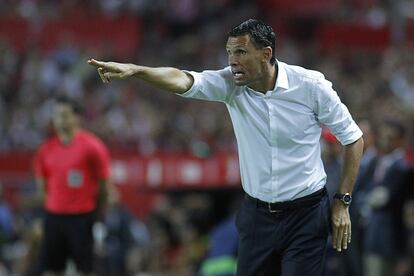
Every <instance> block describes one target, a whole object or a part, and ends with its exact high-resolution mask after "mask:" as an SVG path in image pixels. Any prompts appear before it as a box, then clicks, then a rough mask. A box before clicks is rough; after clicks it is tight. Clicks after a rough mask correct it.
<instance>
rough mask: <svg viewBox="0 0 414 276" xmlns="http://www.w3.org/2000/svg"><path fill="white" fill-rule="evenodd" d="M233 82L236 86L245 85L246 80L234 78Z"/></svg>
mask: <svg viewBox="0 0 414 276" xmlns="http://www.w3.org/2000/svg"><path fill="white" fill-rule="evenodd" d="M234 84H235V85H236V86H243V85H247V82H246V81H242V80H234Z"/></svg>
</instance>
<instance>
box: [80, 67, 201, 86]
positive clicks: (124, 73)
mask: <svg viewBox="0 0 414 276" xmlns="http://www.w3.org/2000/svg"><path fill="white" fill-rule="evenodd" d="M88 63H89V64H90V65H93V66H95V67H96V68H97V70H98V73H99V76H100V77H101V79H102V81H103V82H104V83H108V82H110V81H111V79H113V78H115V79H126V78H129V77H137V78H139V79H142V80H144V81H145V82H147V83H149V84H150V85H152V86H155V87H157V88H160V89H162V90H166V91H169V92H173V93H179V94H182V93H184V92H186V91H187V90H189V89H190V88H191V86H192V85H193V82H194V79H193V77H192V76H191V75H190V74H187V73H185V72H183V71H181V70H179V69H176V68H172V67H146V66H140V65H135V64H131V63H118V62H103V61H98V60H95V59H90V60H88Z"/></svg>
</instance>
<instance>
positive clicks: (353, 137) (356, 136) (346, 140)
mask: <svg viewBox="0 0 414 276" xmlns="http://www.w3.org/2000/svg"><path fill="white" fill-rule="evenodd" d="M362 135H363V133H362V131H361V130H360V129H359V127H357V126H356V129H354V130H353V131H352V133H351V134H350V135H347V137H345V138H341V139H340V142H341V144H342V145H343V146H346V145H350V144H352V143H354V142H356V141H357V140H358V139H359V138H361V137H362Z"/></svg>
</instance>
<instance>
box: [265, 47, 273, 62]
mask: <svg viewBox="0 0 414 276" xmlns="http://www.w3.org/2000/svg"><path fill="white" fill-rule="evenodd" d="M272 52H273V51H272V47H270V46H267V47H265V48H263V58H264V59H265V60H266V62H270V59H271V58H272Z"/></svg>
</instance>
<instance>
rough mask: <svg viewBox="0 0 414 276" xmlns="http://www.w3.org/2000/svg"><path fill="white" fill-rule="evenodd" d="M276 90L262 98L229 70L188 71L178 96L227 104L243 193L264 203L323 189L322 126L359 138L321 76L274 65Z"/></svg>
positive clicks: (344, 139) (346, 138)
mask: <svg viewBox="0 0 414 276" xmlns="http://www.w3.org/2000/svg"><path fill="white" fill-rule="evenodd" d="M277 66H278V76H277V80H276V85H275V88H274V89H273V90H271V91H267V92H266V93H265V94H263V93H260V92H258V91H254V90H253V89H251V88H249V87H247V86H236V85H235V83H234V80H233V75H232V72H231V70H230V67H226V68H224V69H222V70H218V71H211V70H209V71H203V72H201V73H197V72H187V73H189V74H191V75H192V76H193V77H194V84H193V86H192V87H191V88H190V89H189V90H188V91H187V92H185V93H184V94H181V96H183V97H186V98H195V99H201V100H209V101H219V102H223V103H225V104H226V106H227V109H228V111H229V113H230V117H231V120H232V122H233V128H234V132H235V135H236V140H237V146H238V154H239V162H240V174H241V179H242V185H243V189H244V191H245V192H246V193H248V194H249V195H250V196H252V197H255V198H258V199H261V200H263V201H267V202H280V201H288V200H293V199H296V198H300V197H303V196H306V195H309V194H311V193H313V192H315V191H317V190H319V189H321V188H322V187H323V186H324V185H325V181H326V174H325V171H324V168H323V164H322V160H321V149H320V143H319V139H320V136H321V124H324V125H326V126H327V127H329V128H330V129H331V131H332V133H333V134H334V135H335V136H336V137H337V139H338V140H339V141H340V142H341V143H342V144H343V145H347V144H351V143H353V142H355V141H356V140H358V139H359V138H360V137H361V136H362V132H361V130H360V129H359V127H358V126H357V125H356V124H355V122H354V120H353V119H352V117H351V115H350V113H349V111H348V109H347V108H346V106H345V105H344V104H342V103H341V101H340V99H339V97H338V95H337V93H336V92H335V91H334V90H333V89H332V83H331V82H329V81H327V80H326V79H325V77H324V75H323V74H321V73H319V72H317V71H313V70H307V69H304V68H302V67H299V66H292V65H288V64H286V63H283V62H280V61H278V62H277Z"/></svg>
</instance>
